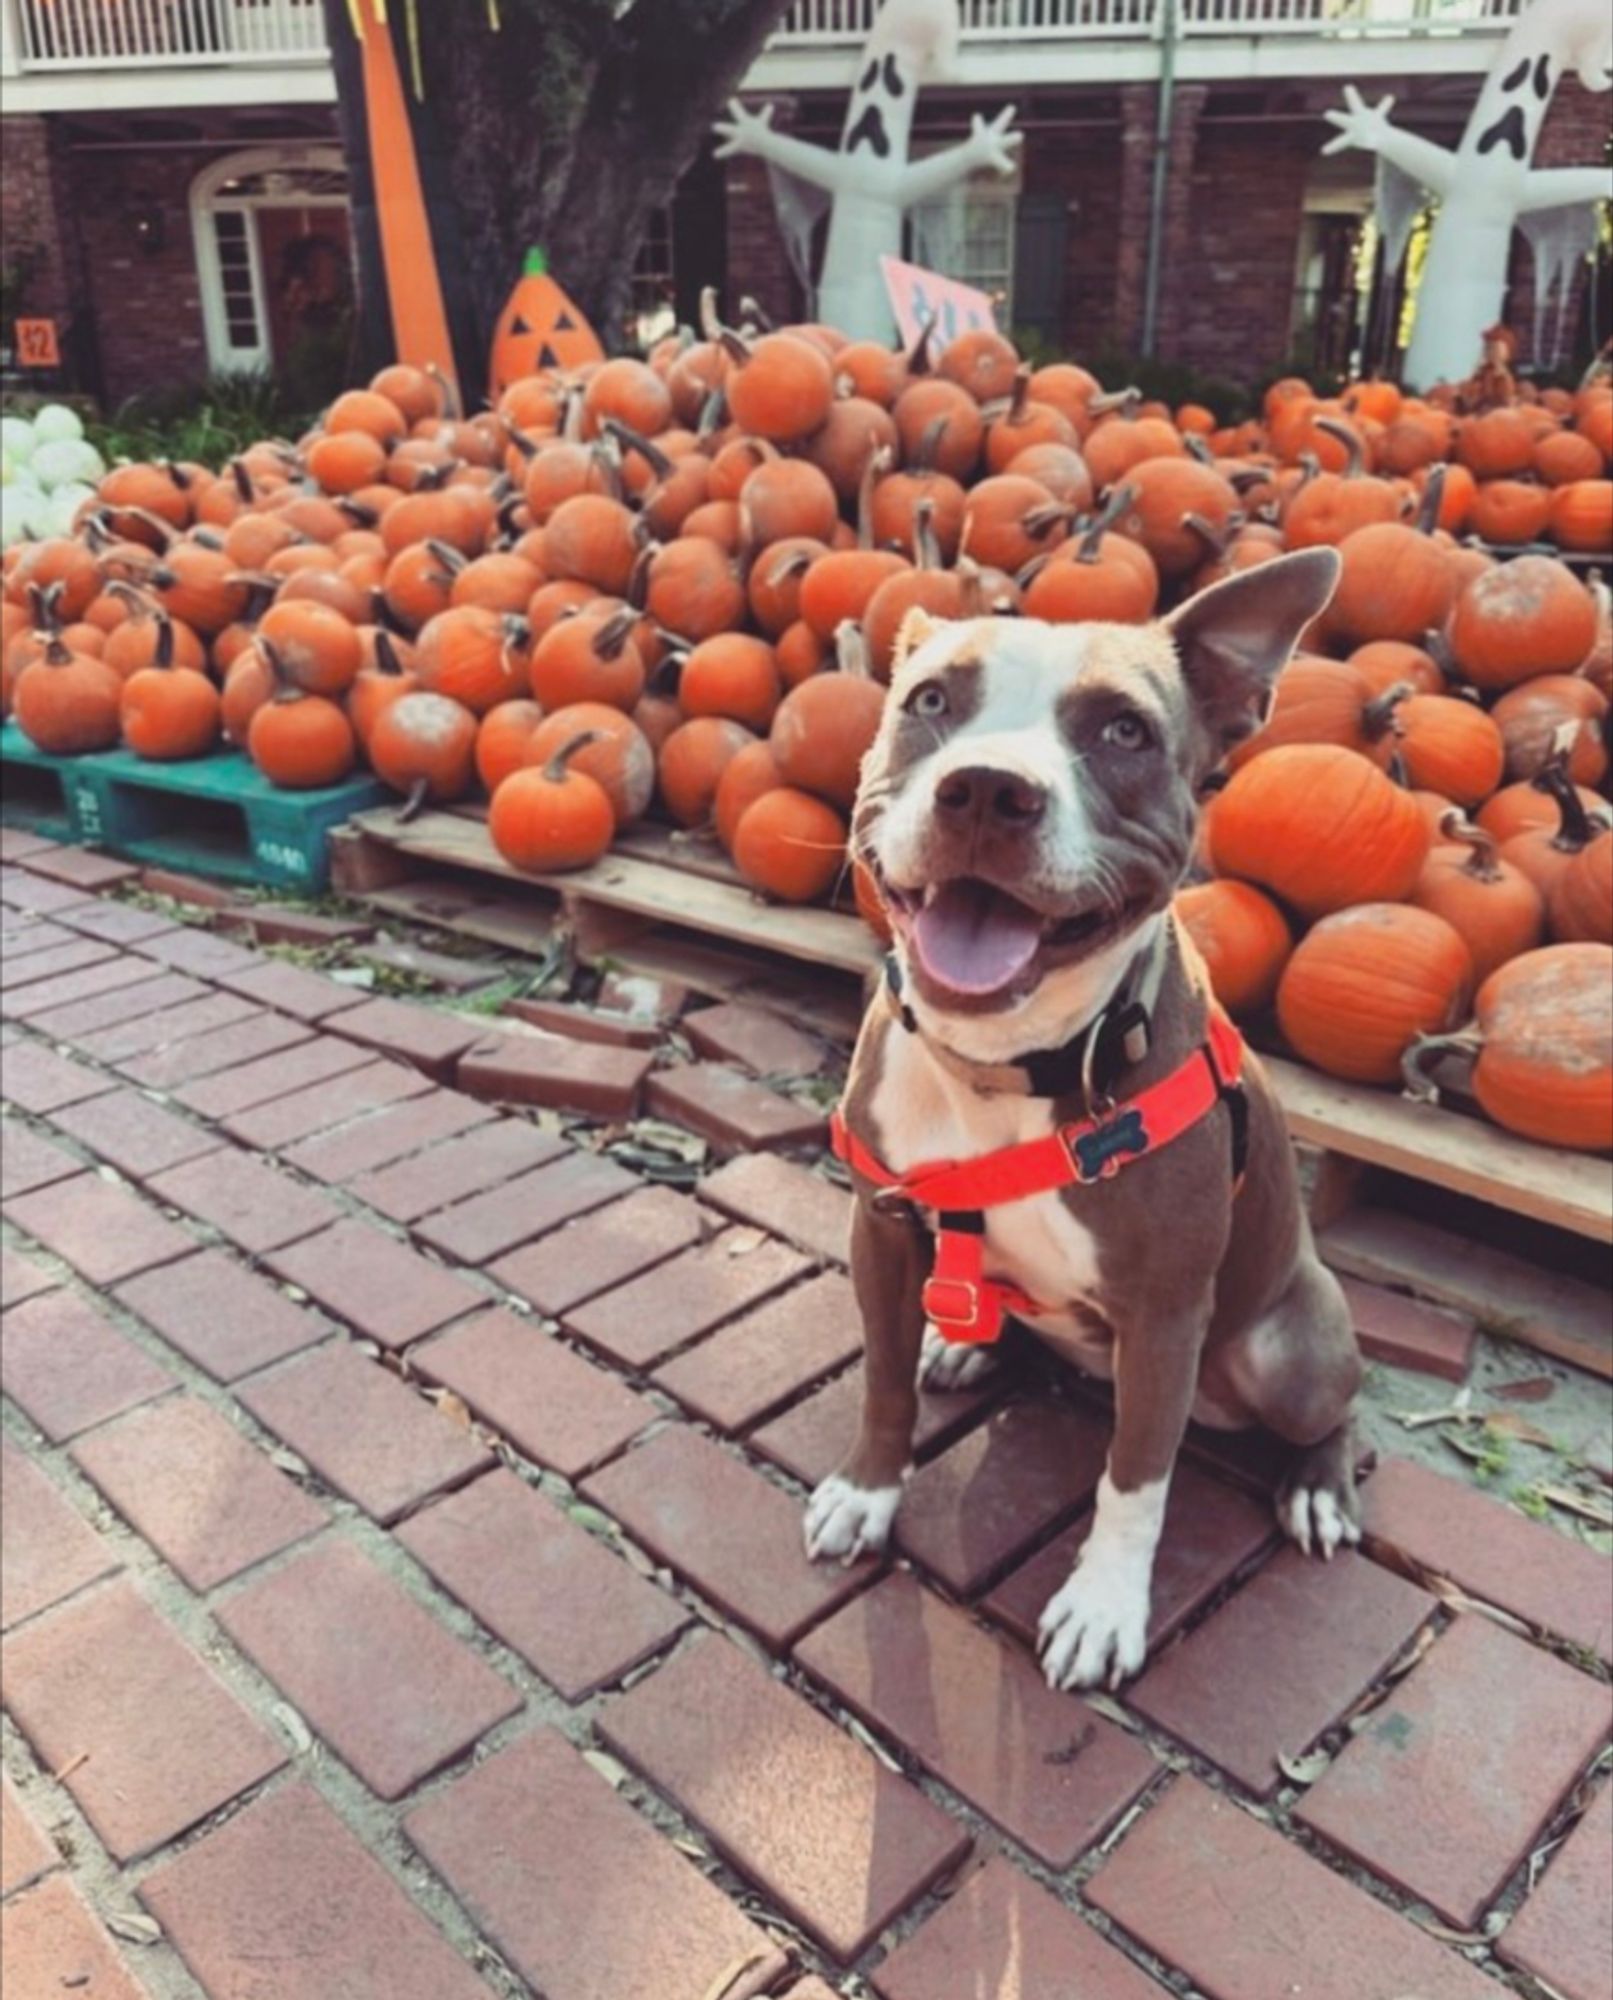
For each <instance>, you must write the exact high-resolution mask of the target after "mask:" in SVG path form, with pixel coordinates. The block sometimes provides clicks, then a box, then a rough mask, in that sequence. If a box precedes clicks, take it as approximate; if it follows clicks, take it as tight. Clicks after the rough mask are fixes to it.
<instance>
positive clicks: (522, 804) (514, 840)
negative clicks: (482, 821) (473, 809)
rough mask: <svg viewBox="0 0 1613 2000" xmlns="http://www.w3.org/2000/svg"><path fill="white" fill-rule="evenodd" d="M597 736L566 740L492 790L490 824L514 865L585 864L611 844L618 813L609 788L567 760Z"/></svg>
mask: <svg viewBox="0 0 1613 2000" xmlns="http://www.w3.org/2000/svg"><path fill="white" fill-rule="evenodd" d="M592 741H593V737H592V735H591V734H590V732H588V731H587V730H584V731H583V732H582V734H581V735H578V736H574V737H573V738H572V739H571V741H570V742H569V743H566V744H563V745H562V746H561V747H560V749H559V750H557V751H556V752H555V754H554V755H553V756H552V757H551V758H550V759H549V761H548V763H547V764H542V765H537V764H529V765H527V766H525V767H524V768H523V769H522V770H519V771H512V772H511V774H510V775H509V777H507V778H506V779H505V780H504V782H503V783H502V784H501V785H500V786H499V788H498V790H497V791H496V792H495V793H494V794H493V803H492V805H491V806H490V807H489V808H488V814H487V830H488V833H489V834H490V835H491V837H492V841H493V845H494V846H495V847H496V848H497V849H498V851H499V853H500V854H501V855H503V857H504V859H505V860H506V861H508V862H509V863H510V865H511V866H512V867H514V868H526V869H532V870H536V871H542V872H549V871H552V870H564V869H570V868H587V867H590V866H591V865H592V864H593V863H594V862H596V861H597V860H598V859H599V857H600V856H601V855H602V854H603V853H604V852H605V851H606V849H607V848H608V847H609V846H610V843H611V837H612V835H613V834H614V833H615V831H616V815H615V813H614V812H613V811H612V809H611V802H610V799H609V796H608V795H607V793H606V791H605V788H604V786H603V785H601V784H600V783H599V782H598V781H597V780H596V779H594V778H590V777H589V776H588V775H587V774H586V772H583V771H573V770H570V769H568V768H567V767H568V765H569V763H570V761H571V759H572V758H573V757H575V756H576V755H577V754H578V753H579V752H580V751H582V750H584V749H586V748H587V746H588V745H589V744H590V743H591V742H592Z"/></svg>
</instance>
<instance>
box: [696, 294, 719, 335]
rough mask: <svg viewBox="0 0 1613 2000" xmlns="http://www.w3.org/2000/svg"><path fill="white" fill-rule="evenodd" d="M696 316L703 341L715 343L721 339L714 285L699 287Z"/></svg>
mask: <svg viewBox="0 0 1613 2000" xmlns="http://www.w3.org/2000/svg"><path fill="white" fill-rule="evenodd" d="M696 316H697V318H698V319H699V322H700V332H701V335H702V337H703V338H704V339H706V340H709V341H712V342H713V343H715V342H717V341H719V340H720V339H721V338H722V315H721V314H720V313H719V312H718V310H717V287H716V286H715V285H702V286H701V287H700V304H699V309H698V312H697V315H696Z"/></svg>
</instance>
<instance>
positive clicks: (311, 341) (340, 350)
mask: <svg viewBox="0 0 1613 2000" xmlns="http://www.w3.org/2000/svg"><path fill="white" fill-rule="evenodd" d="M190 216H191V234H192V239H193V241H194V242H195V245H196V267H197V275H198V278H199V280H200V285H201V298H202V322H203V325H204V328H205V330H206V335H207V358H208V364H209V366H210V367H212V368H213V369H215V370H217V371H219V372H220V373H239V372H243V371H246V370H251V369H265V370H272V371H273V372H274V373H275V374H276V375H277V376H278V377H280V378H281V379H282V381H284V382H285V384H286V387H287V390H288V393H289V394H290V395H291V396H292V398H293V400H298V395H297V392H298V390H299V389H300V388H302V387H303V384H304V381H306V385H307V391H308V395H307V397H306V398H305V399H306V400H312V401H317V400H321V399H322V396H323V393H324V388H325V378H327V377H328V378H331V379H333V380H339V379H340V372H341V367H342V363H343V360H344V359H345V355H346V348H347V341H348V336H349V331H350V326H351V318H352V306H353V265H352V239H351V234H350V231H349V227H348V215H347V172H346V168H345V166H344V165H343V161H342V155H341V152H340V150H339V149H338V148H337V147H335V146H272V147H271V146H264V147H254V148H252V149H251V150H249V151H246V152H240V153H229V154H226V155H225V156H224V157H223V158H222V159H218V160H215V161H213V163H212V164H211V165H210V166H208V167H204V168H203V170H202V171H201V173H199V174H198V175H197V176H196V179H195V180H194V182H192V184H191V191H190Z"/></svg>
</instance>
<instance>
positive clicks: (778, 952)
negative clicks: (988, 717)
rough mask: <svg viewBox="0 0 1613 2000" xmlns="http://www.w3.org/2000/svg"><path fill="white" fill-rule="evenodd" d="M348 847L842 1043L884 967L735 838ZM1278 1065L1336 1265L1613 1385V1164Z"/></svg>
mask: <svg viewBox="0 0 1613 2000" xmlns="http://www.w3.org/2000/svg"><path fill="white" fill-rule="evenodd" d="M336 846H337V861H336V880H337V883H338V886H340V887H342V888H343V889H344V890H346V891H347V892H348V893H351V894H358V895H361V896H364V897H365V898H366V899H367V900H369V901H371V902H373V903H375V904H376V905H377V906H378V907H380V908H382V909H392V910H394V911H395V912H396V913H398V914H404V915H409V916H412V917H415V918H421V917H425V918H426V919H427V920H428V921H435V922H440V923H442V924H443V925H444V926H445V928H448V929H450V930H459V931H462V932H463V933H464V934H465V935H468V936H473V937H480V938H482V939H484V940H487V941H489V942H493V943H499V944H504V945H507V946H512V947H514V948H517V949H520V948H522V946H523V944H525V945H526V946H527V947H528V948H533V947H535V945H536V941H537V939H538V938H539V937H540V936H546V935H547V931H548V928H549V926H550V924H551V922H552V915H551V914H550V913H549V911H547V910H546V911H543V912H540V911H538V910H535V909H533V908H532V907H531V905H530V902H529V901H528V900H527V899H526V891H527V890H528V889H529V887H530V886H533V885H535V886H536V887H537V888H538V889H539V890H541V891H543V892H545V894H546V897H547V898H548V899H550V908H551V909H552V908H553V907H555V906H558V907H559V909H560V910H561V911H562V912H563V913H564V914H565V915H566V916H567V917H568V918H569V920H570V921H571V923H572V924H573V926H574V928H575V933H576V940H577V945H578V950H579V952H580V954H581V956H583V957H584V958H590V957H599V956H608V957H610V958H611V959H612V960H613V961H616V962H619V963H624V964H628V965H631V966H634V967H635V968H636V969H643V970H646V971H653V972H656V973H660V974H663V975H668V974H669V975H671V976H672V977H675V978H679V979H682V980H684V981H685V982H686V983H687V984H689V985H690V986H692V987H693V988H695V989H696V990H698V991H705V992H712V993H716V994H718V995H721V996H723V997H729V996H733V995H739V994H743V995H744V996H745V997H748V998H753V999H757V1000H760V1001H761V1002H762V1003H763V1004H771V1005H773V1006H774V1007H776V1008H777V1009H778V1011H780V1012H785V1013H788V1012H792V1011H794V1012H797V1013H799V1014H802V1015H805V1014H807V1013H810V1014H811V1015H812V1017H813V1018H814V1020H815V1022H816V1023H817V1024H820V1025H828V1024H829V1023H830V1022H831V1021H833V1022H834V1023H835V1025H836V1027H837V1028H838V1029H839V1031H840V1033H841V1034H842V1035H844V1034H845V1032H846V1031H847V1030H848V1029H851V1028H853V1027H854V1025H855V1021H856V1019H857V1017H858V1016H859V1015H860V1012H861V1004H862V1003H861V994H860V982H861V981H862V980H863V979H864V978H866V976H867V974H868V972H869V971H870V970H871V969H872V968H873V967H875V966H876V965H877V964H878V963H879V958H880V948H879V946H878V945H877V943H876V942H875V941H874V939H873V938H872V936H871V935H870V934H869V932H868V931H867V930H866V929H865V927H864V926H863V924H862V923H861V922H860V920H859V919H858V918H856V917H855V916H853V915H851V914H849V913H846V912H842V911H839V910H822V909H780V908H778V907H776V906H774V905H770V904H766V903H763V902H761V901H759V900H758V899H757V898H756V897H755V896H754V895H753V894H752V893H751V892H750V891H749V890H748V889H747V888H746V887H745V886H744V884H743V883H742V882H740V881H739V879H738V878H737V877H736V875H735V874H734V871H733V870H732V869H731V868H730V867H729V866H728V864H727V862H726V861H725V860H724V859H723V857H722V855H721V854H720V852H719V851H718V850H717V849H715V848H714V847H712V846H711V845H710V844H708V843H703V842H701V841H699V840H697V839H694V838H691V837H689V836H682V835H674V834H670V833H668V832H667V831H666V830H665V829H659V828H653V827H646V828H641V829H638V830H635V832H633V833H632V834H630V835H629V836H627V837H626V839H624V840H623V841H621V842H620V843H619V844H618V847H617V849H616V850H615V851H614V852H613V853H612V854H611V855H610V857H609V858H608V859H607V860H605V861H602V862H600V863H599V864H598V866H597V867H594V868H591V869H586V870H583V871H581V872H580V873H578V874H574V875H556V876H526V875H522V874H520V873H519V872H518V871H516V870H514V869H512V868H510V867H509V865H508V864H507V863H506V862H504V861H503V860H502V859H501V858H500V857H499V855H498V854H497V853H496V851H495V850H494V848H493V846H492V843H491V841H490V840H489V839H488V837H487V830H486V827H485V825H484V824H482V821H481V817H480V816H479V815H478V814H477V813H476V812H475V811H474V810H470V809H466V810H461V811H456V812H451V813H428V814H423V815H422V816H421V817H420V818H419V819H418V820H416V821H415V822H414V823H413V824H412V825H406V826H400V825H399V824H398V823H397V816H396V813H395V812H393V811H382V812H376V813H368V814H365V815H363V816H361V817H360V818H359V819H358V820H357V821H356V822H355V823H354V828H353V829H352V830H349V831H348V832H346V833H343V834H341V835H338V836H337V842H336ZM422 878H425V879H422ZM516 884H519V885H521V891H522V894H521V897H520V898H519V899H517V898H515V897H512V896H511V894H510V891H511V889H512V887H513V886H514V885H516ZM809 966H810V967H812V968H814V970H812V971H811V972H809V971H808V970H807V968H808V967H809ZM848 975H849V977H848ZM853 979H855V980H856V981H857V982H858V984H855V985H854V984H853V983H852V980H853ZM826 988H828V989H830V990H829V991H828V992H826V991H825V989H826ZM836 989H837V990H838V995H839V998H838V1002H836V1001H835V999H834V997H833V996H834V992H835V990H836ZM1264 1061H1265V1064H1266V1068H1267V1070H1268V1072H1269V1074H1270V1076H1271V1079H1272V1082H1273V1085H1274V1087H1275V1089H1276V1092H1277V1095H1278V1097H1279V1099H1280V1100H1281V1102H1282V1104H1283V1107H1284V1110H1285V1111H1286V1113H1287V1116H1288V1122H1289V1127H1290V1129H1291V1131H1292V1132H1293V1134H1294V1137H1295V1139H1296V1140H1298V1141H1299V1142H1300V1144H1301V1145H1304V1146H1307V1147H1310V1148H1312V1149H1314V1151H1315V1153H1316V1155H1317V1160H1316V1175H1315V1180H1314V1183H1313V1192H1312V1197H1311V1217H1312V1222H1313V1224H1314V1226H1315V1228H1316V1231H1317V1236H1318V1241H1319V1243H1320V1245H1321V1248H1322V1253H1323V1255H1324V1256H1325V1257H1326V1259H1327V1261H1328V1262H1329V1263H1330V1264H1332V1265H1333V1266H1334V1267H1335V1268H1336V1269H1339V1270H1341V1271H1347V1272H1352V1273H1355V1274H1358V1275H1361V1276H1364V1277H1370V1278H1373V1279H1376V1280H1378V1281H1380V1282H1383V1283H1387V1284H1392V1285H1397V1286H1400V1287H1401V1288H1403V1289H1405V1290H1407V1291H1411V1292H1414V1293H1416V1294H1417V1295H1418V1296H1419V1297H1423V1298H1427V1299H1431V1300H1434V1301H1435V1302H1437V1303H1439V1304H1443V1305H1449V1306H1454V1307H1456V1308H1457V1309H1459V1310H1461V1311H1464V1312H1467V1313H1470V1314H1471V1315H1472V1316H1473V1317H1475V1318H1476V1319H1478V1320H1480V1321H1481V1322H1482V1323H1483V1324H1485V1325H1486V1326H1488V1327H1491V1328H1493V1329H1494V1330H1496V1331H1502V1332H1507V1333H1510V1334H1512V1335H1514V1336H1515V1337H1517V1338H1519V1339H1521V1340H1524V1341H1527V1342H1529V1343H1530V1344H1531V1345H1533V1346H1535V1347H1537V1348H1540V1349H1541V1350H1542V1351H1544V1352H1546V1353H1549V1354H1553V1355H1557V1356H1560V1357H1562V1358H1564V1359H1567V1360H1571V1361H1573V1362H1575V1363H1577V1364H1578V1365H1579V1366H1581V1367H1585V1368H1590V1369H1593V1370H1595V1371H1596V1372H1597V1373H1599V1374H1601V1375H1604V1376H1609V1377H1613V1295H1610V1279H1613V1271H1610V1268H1609V1266H1610V1260H1609V1258H1608V1256H1607V1248H1608V1246H1609V1245H1613V1164H1610V1163H1609V1162H1608V1161H1607V1160H1605V1159H1598V1158H1592V1157H1589V1156H1585V1155H1580V1154H1572V1153H1564V1152H1559V1151H1557V1150H1555V1149H1554V1148H1551V1147H1547V1146H1536V1145H1533V1144H1531V1143H1530V1142H1529V1141H1528V1140H1525V1139H1517V1138H1514V1137H1513V1136H1512V1135H1511V1134H1510V1133H1506V1132H1502V1131H1499V1130H1498V1129H1496V1128H1495V1127H1494V1126H1492V1125H1489V1124H1486V1123H1484V1122H1483V1121H1481V1120H1480V1119H1478V1118H1476V1117H1472V1116H1468V1115H1466V1114H1465V1113H1464V1112H1462V1111H1460V1110H1457V1109H1453V1108H1446V1107H1443V1106H1440V1107H1436V1106H1432V1105H1425V1104H1413V1103H1410V1102H1408V1101H1407V1100H1405V1099H1403V1098H1400V1097H1396V1096H1394V1095H1393V1094H1391V1093H1390V1092H1387V1091H1380V1090H1367V1089H1362V1088H1360V1087H1359V1086H1357V1085H1354V1084H1348V1083H1340V1082H1336V1081H1334V1080H1333V1079H1332V1078H1329V1077H1325V1076H1321V1075H1318V1074H1317V1073H1316V1072H1315V1071H1314V1070H1308V1069H1303V1068H1301V1067H1300V1066H1299V1065H1297V1064H1295V1063H1292V1062H1289V1061H1286V1060H1284V1059H1282V1058H1281V1057H1274V1056H1266V1057H1265V1058H1264Z"/></svg>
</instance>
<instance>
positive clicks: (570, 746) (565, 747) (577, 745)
mask: <svg viewBox="0 0 1613 2000" xmlns="http://www.w3.org/2000/svg"><path fill="white" fill-rule="evenodd" d="M604 733H605V732H604V731H603V730H602V729H583V730H579V731H578V733H577V734H576V735H575V736H573V737H572V739H571V741H570V742H569V743H562V744H561V746H560V748H559V749H558V750H557V751H556V752H555V753H554V755H553V756H552V757H551V758H550V759H549V761H548V763H547V764H545V765H544V767H543V775H544V776H545V777H546V778H547V779H548V780H549V782H550V784H551V785H558V784H561V783H562V782H563V781H564V779H565V775H566V766H567V764H569V763H570V761H571V759H572V758H573V757H575V756H576V754H577V752H578V751H579V750H586V749H587V748H588V746H589V744H590V743H598V742H599V741H600V740H601V738H602V737H603V736H604Z"/></svg>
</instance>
